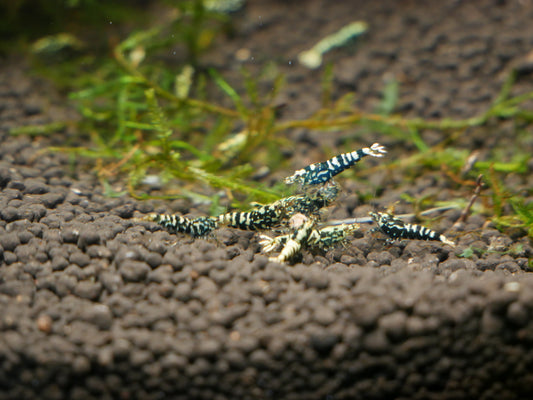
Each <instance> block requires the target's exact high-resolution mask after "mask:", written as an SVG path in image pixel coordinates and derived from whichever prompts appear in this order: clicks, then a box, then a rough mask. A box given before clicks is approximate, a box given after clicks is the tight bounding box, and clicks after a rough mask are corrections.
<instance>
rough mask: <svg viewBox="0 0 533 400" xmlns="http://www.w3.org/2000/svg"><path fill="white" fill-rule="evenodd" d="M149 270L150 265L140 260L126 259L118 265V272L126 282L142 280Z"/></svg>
mask: <svg viewBox="0 0 533 400" xmlns="http://www.w3.org/2000/svg"><path fill="white" fill-rule="evenodd" d="M150 270H151V268H150V266H149V265H148V264H146V263H145V262H142V261H134V260H127V261H124V262H123V263H122V264H121V265H120V274H121V275H122V278H124V280H125V281H126V282H141V281H144V280H145V279H146V276H147V275H148V272H150Z"/></svg>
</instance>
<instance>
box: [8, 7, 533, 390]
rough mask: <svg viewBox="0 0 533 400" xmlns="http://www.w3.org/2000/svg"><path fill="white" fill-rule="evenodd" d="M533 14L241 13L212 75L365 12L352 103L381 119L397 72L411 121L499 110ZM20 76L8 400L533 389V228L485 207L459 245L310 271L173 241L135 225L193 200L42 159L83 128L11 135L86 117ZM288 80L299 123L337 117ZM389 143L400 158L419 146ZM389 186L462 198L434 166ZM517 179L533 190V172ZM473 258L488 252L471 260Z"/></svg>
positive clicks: (355, 202) (374, 241) (13, 144)
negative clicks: (503, 228) (244, 51)
mask: <svg viewBox="0 0 533 400" xmlns="http://www.w3.org/2000/svg"><path fill="white" fill-rule="evenodd" d="M532 17H533V6H532V5H531V4H529V3H527V2H519V1H507V2H505V1H504V2H502V1H488V0H485V1H479V2H475V3H474V2H457V1H449V2H444V3H443V4H440V5H438V6H437V5H436V3H435V4H432V5H429V3H428V4H425V3H422V2H420V3H417V2H388V1H385V2H342V1H339V2H327V1H323V0H311V1H309V2H307V3H306V6H305V7H304V6H302V4H300V3H298V2H287V3H285V2H281V1H272V2H260V1H249V2H248V4H247V7H246V8H245V10H244V11H242V12H240V13H239V14H237V15H235V16H234V18H235V19H236V27H237V33H236V36H235V37H234V38H233V39H231V40H227V41H224V43H223V46H221V48H220V49H217V50H216V51H215V53H214V55H210V56H207V58H206V60H207V61H206V62H211V61H209V60H210V57H213V61H212V62H213V64H214V65H216V66H217V67H219V68H221V69H223V70H224V69H225V70H226V71H230V70H232V69H234V67H233V66H232V65H233V63H235V61H233V58H232V57H233V52H234V51H235V50H237V49H239V48H245V47H246V48H249V49H250V50H251V51H252V54H254V55H255V63H256V64H257V66H263V65H264V63H265V62H266V61H268V60H269V59H271V58H272V57H274V55H275V56H276V57H277V59H281V60H282V61H280V63H283V59H287V60H290V59H292V60H295V55H296V54H297V52H299V51H301V50H304V49H306V48H309V47H311V46H312V45H313V44H314V43H315V42H316V41H317V40H318V39H319V38H321V37H323V36H325V35H326V34H328V33H331V32H333V31H335V30H336V29H338V27H339V26H341V25H343V24H345V23H347V22H350V21H351V20H353V19H364V20H366V21H367V22H368V23H369V25H370V27H371V30H370V32H369V33H368V35H367V36H366V37H365V39H364V40H363V42H362V43H361V44H360V45H359V46H358V47H357V51H355V50H353V51H352V50H348V49H339V50H336V51H334V52H332V53H331V54H328V55H327V56H326V58H327V60H328V61H335V65H336V77H337V78H336V82H335V85H336V89H337V90H338V93H337V94H338V95H341V94H342V92H343V91H345V90H356V91H357V92H358V102H359V103H360V106H361V107H362V108H364V109H368V110H371V109H372V107H374V106H375V105H376V104H377V103H376V102H377V101H378V100H379V95H380V93H381V91H382V87H383V79H384V78H386V76H387V74H394V76H396V77H397V78H401V82H400V83H401V89H402V93H401V98H400V104H399V107H398V108H399V110H398V111H399V112H402V114H405V115H410V116H420V117H425V118H431V117H455V118H459V117H465V116H472V115H476V114H477V113H479V112H480V111H481V110H483V109H486V107H488V105H489V104H490V102H491V101H492V100H493V99H494V98H495V96H496V95H497V93H498V90H499V85H500V84H501V82H502V80H503V78H504V77H505V74H506V72H508V71H510V68H513V67H515V68H518V70H519V72H520V82H519V83H520V85H519V89H518V90H520V91H526V90H533V88H532V86H533V85H532V81H531V69H528V67H527V65H528V64H527V63H526V62H525V61H524V57H526V55H527V52H529V51H531V45H532V44H533V40H532V39H531V38H533V25H532V24H531V23H530V21H531V18H532ZM1 64H2V67H1V68H0V105H1V106H0V137H1V140H2V146H1V147H0V188H1V190H2V191H1V193H0V261H1V263H0V400H3V399H93V398H98V399H100V400H102V399H124V400H127V399H167V398H169V399H216V400H223V399H269V398H271V399H302V400H308V399H327V400H336V399H365V400H366V399H392V398H395V399H528V398H530V395H531V388H532V387H533V351H532V350H531V349H532V348H533V323H532V322H531V321H532V317H533V275H531V274H530V273H528V272H526V271H527V265H528V261H529V260H530V259H531V257H532V252H533V250H532V247H531V243H530V242H529V240H528V239H527V238H526V237H524V234H523V232H522V233H520V232H518V233H513V234H512V236H511V235H506V234H503V233H501V232H499V231H498V230H496V229H495V228H494V227H493V226H492V225H491V224H487V221H486V219H485V217H484V216H481V215H476V216H473V217H471V218H470V219H469V220H468V221H467V223H466V225H465V227H464V228H463V231H462V232H454V231H453V230H452V229H451V228H452V225H453V223H454V222H455V221H456V220H457V218H458V213H457V212H456V211H449V212H446V213H444V218H442V220H440V221H439V222H438V224H439V225H438V226H437V227H438V228H439V229H440V230H441V231H446V232H447V235H448V234H450V235H452V237H455V238H456V240H457V241H458V246H457V247H456V248H450V247H449V246H446V245H442V244H441V243H428V242H419V241H410V242H401V243H396V244H393V245H390V244H386V243H385V242H384V241H383V240H381V238H380V237H379V235H371V234H369V233H368V232H366V231H365V232H363V233H361V234H359V235H357V236H356V238H354V239H353V241H352V242H351V243H350V245H348V246H347V247H345V248H339V249H335V250H333V251H331V252H328V253H326V254H309V253H305V254H303V255H302V258H301V262H299V263H296V264H295V265H293V266H285V265H279V264H277V263H273V262H269V261H268V258H267V257H265V256H264V255H262V254H260V252H259V246H258V244H257V240H256V239H255V238H254V236H253V235H252V234H250V233H239V232H237V233H236V232H234V231H230V230H222V231H221V232H220V233H219V234H218V240H217V241H214V240H203V239H198V240H193V239H191V238H188V237H184V236H180V235H171V234H169V233H167V232H164V231H162V230H160V229H159V228H158V227H157V226H155V225H154V224H150V223H138V222H135V219H134V217H140V216H142V215H144V214H146V213H147V212H151V211H153V210H154V209H158V210H160V209H166V210H169V211H170V210H173V211H177V210H178V211H180V212H183V213H188V212H196V213H199V211H198V210H197V209H195V207H193V206H192V205H191V204H189V203H187V202H184V201H181V200H180V201H177V202H174V203H169V204H164V203H152V202H139V201H135V200H133V199H131V198H129V197H127V196H123V197H120V198H107V197H105V195H104V194H103V189H102V187H101V186H100V185H99V184H98V182H97V180H96V179H95V177H94V175H93V174H92V173H90V172H88V169H87V166H86V165H84V164H83V163H78V165H76V166H75V168H74V170H73V166H72V164H70V161H69V159H68V157H67V156H65V155H62V154H56V153H48V152H44V153H43V152H42V149H43V148H45V147H46V146H48V145H51V144H53V145H57V144H62V143H64V140H65V135H66V136H72V135H75V134H76V132H71V131H70V130H69V129H71V128H67V130H66V131H65V132H63V133H59V134H55V135H52V136H50V137H47V138H28V137H10V136H9V135H8V134H7V132H8V130H9V129H10V128H11V127H15V126H22V125H27V124H33V123H46V122H52V121H57V120H65V119H70V118H72V117H73V115H72V110H70V109H68V108H66V107H65V106H64V105H63V104H66V101H65V100H64V99H62V98H61V97H60V96H59V95H58V94H57V93H56V92H55V91H54V89H53V88H52V87H51V86H50V85H48V84H47V83H45V82H42V81H39V80H37V79H35V78H30V77H29V76H30V74H29V73H28V72H27V68H26V66H25V65H26V64H25V63H24V62H21V61H14V60H3V61H2V63H1ZM284 68H285V69H287V74H288V85H287V89H286V94H287V96H288V98H290V99H292V100H291V102H290V104H288V107H287V111H286V115H288V116H290V117H291V118H297V117H299V116H301V115H306V110H307V112H309V110H312V109H316V108H317V107H315V105H317V104H318V102H319V101H320V93H319V91H320V85H319V84H317V82H319V79H320V76H319V74H318V73H316V72H309V71H306V70H304V69H303V68H302V67H299V66H295V65H294V64H291V65H290V66H289V65H288V64H287V66H285V67H284ZM235 76H237V75H235ZM495 124H499V125H495V126H490V127H488V128H484V129H486V130H483V129H481V130H479V129H478V130H471V131H468V134H465V135H464V137H461V139H459V141H460V142H461V143H463V144H464V147H465V148H466V149H470V150H474V149H478V148H479V149H480V150H481V151H488V150H489V149H492V148H494V147H497V146H501V147H502V152H503V153H506V154H507V153H512V148H510V149H507V148H506V147H505V145H507V144H508V142H509V138H508V137H507V136H506V134H507V132H511V131H512V130H510V127H509V125H508V124H507V123H506V122H505V121H497V122H495ZM500 129H501V132H505V134H503V133H499V132H500ZM523 129H524V130H528V129H529V131H530V128H529V127H527V126H526V127H524V128H523ZM487 132H488V133H487ZM425 135H427V136H426V137H424V139H425V140H427V141H429V142H431V140H435V141H439V140H441V139H442V137H441V136H440V135H442V134H441V133H435V132H433V133H427V134H425ZM289 137H290V138H291V139H293V140H295V141H297V142H296V143H295V148H294V149H293V150H291V154H292V158H291V159H290V160H289V163H288V164H290V165H292V166H294V167H302V166H303V165H305V164H306V163H307V161H315V160H319V159H322V158H323V157H321V156H320V155H321V154H322V153H320V150H319V149H320V147H321V146H322V145H325V146H329V145H332V144H334V143H338V140H339V137H338V136H337V137H335V136H334V135H331V136H326V135H323V134H319V133H318V132H305V133H304V132H292V133H290V134H289ZM370 140H372V139H370ZM380 140H381V139H380ZM387 140H388V139H387ZM373 141H377V139H374V140H372V141H369V143H372V142H373ZM529 143H530V145H531V146H533V144H532V143H531V141H530V142H529ZM364 144H367V143H366V142H365V143H364ZM387 146H388V147H389V148H390V149H391V152H390V154H389V156H390V157H392V159H394V158H395V157H402V156H403V155H404V154H406V151H409V150H412V149H405V148H398V147H395V143H394V142H393V141H391V142H390V143H387ZM402 146H403V145H402ZM531 150H532V151H533V148H531ZM529 168H530V170H529V172H530V173H529V176H531V172H532V171H531V169H532V168H533V165H532V164H531V163H530V165H529ZM280 173H281V174H283V171H281V172H280ZM380 174H381V173H380V172H377V173H376V175H375V176H374V175H372V176H369V177H368V178H369V180H370V184H375V185H376V186H383V187H384V189H383V193H380V194H379V195H377V197H376V198H375V199H374V202H375V204H376V205H380V206H384V207H386V206H387V205H389V204H391V203H393V202H395V201H397V200H399V198H400V195H401V194H402V193H407V194H410V195H412V196H415V197H423V196H427V195H432V196H437V198H438V199H439V200H446V199H447V198H450V197H453V196H456V193H454V192H452V190H451V189H450V188H449V182H448V181H446V180H445V179H444V178H443V176H442V174H440V173H434V172H429V173H425V172H423V171H422V172H414V173H413V174H415V176H414V177H411V178H413V179H408V180H405V181H403V180H402V179H401V177H399V176H396V174H395V173H394V172H391V173H390V174H388V176H383V175H380ZM281 176H282V175H281ZM509 179H511V178H509ZM512 179H514V180H512V181H511V182H514V183H515V184H516V185H518V186H520V187H522V186H523V187H525V188H528V187H529V188H530V187H531V183H532V181H531V180H530V178H529V177H514V178H512ZM528 179H529V181H528ZM342 185H343V186H344V187H345V190H346V192H345V194H343V203H342V205H341V206H337V207H334V208H333V209H332V211H331V215H332V217H334V218H346V217H349V216H353V215H365V214H366V213H367V212H368V211H369V209H370V208H369V205H368V204H367V205H361V201H360V199H359V197H358V196H357V195H356V194H355V190H356V184H355V183H353V182H351V183H350V181H342ZM357 185H359V183H357ZM362 185H363V187H362V189H361V187H359V188H358V189H357V190H359V189H361V190H364V189H365V186H364V185H365V184H362ZM399 207H400V208H401V207H405V205H400V206H399ZM400 211H403V210H400ZM406 211H409V210H406ZM467 248H471V249H473V251H474V253H473V255H472V256H471V257H468V258H465V257H461V254H462V253H463V251H464V250H465V249H467Z"/></svg>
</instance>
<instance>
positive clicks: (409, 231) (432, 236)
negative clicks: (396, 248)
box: [370, 212, 455, 246]
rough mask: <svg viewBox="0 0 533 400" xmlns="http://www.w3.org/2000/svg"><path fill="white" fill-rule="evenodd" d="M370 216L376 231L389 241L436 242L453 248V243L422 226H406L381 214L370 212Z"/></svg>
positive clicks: (388, 215)
mask: <svg viewBox="0 0 533 400" xmlns="http://www.w3.org/2000/svg"><path fill="white" fill-rule="evenodd" d="M370 216H371V217H372V218H373V219H374V221H376V224H377V225H378V229H379V230H380V231H381V232H383V233H384V234H386V235H387V236H389V237H390V238H391V239H393V240H395V239H417V240H438V241H441V242H443V243H445V244H447V245H450V246H455V243H454V242H452V241H451V240H449V239H447V238H446V236H444V235H440V234H438V233H437V232H435V231H434V230H431V229H429V228H426V227H425V226H422V225H416V224H408V223H405V222H404V221H402V220H401V219H399V218H396V217H394V215H392V214H389V213H383V212H370Z"/></svg>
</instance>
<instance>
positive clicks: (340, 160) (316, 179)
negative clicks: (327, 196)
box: [285, 143, 387, 185]
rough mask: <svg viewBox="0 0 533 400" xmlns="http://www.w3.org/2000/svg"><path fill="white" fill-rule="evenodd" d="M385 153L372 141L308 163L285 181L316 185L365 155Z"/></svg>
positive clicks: (373, 155)
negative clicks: (351, 149) (359, 147)
mask: <svg viewBox="0 0 533 400" xmlns="http://www.w3.org/2000/svg"><path fill="white" fill-rule="evenodd" d="M385 153H387V150H386V149H385V147H384V146H382V145H380V144H379V143H374V144H373V145H372V146H370V147H365V148H363V149H359V150H356V151H352V152H350V153H344V154H340V155H338V156H335V157H333V158H331V159H329V160H327V161H324V162H320V163H315V164H311V165H308V166H307V167H305V168H302V169H300V170H298V171H296V172H295V173H294V174H292V175H291V176H289V177H287V178H285V183H288V184H291V183H295V182H297V183H300V184H302V185H318V184H322V183H326V182H328V181H330V180H331V179H332V178H333V177H334V176H335V175H338V174H340V173H341V172H342V171H344V170H346V169H348V168H350V167H352V166H353V165H355V164H356V163H357V162H358V161H359V160H360V159H361V158H363V157H366V156H371V157H383V155H384V154H385Z"/></svg>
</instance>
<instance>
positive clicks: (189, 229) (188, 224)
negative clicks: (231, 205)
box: [143, 213, 218, 237]
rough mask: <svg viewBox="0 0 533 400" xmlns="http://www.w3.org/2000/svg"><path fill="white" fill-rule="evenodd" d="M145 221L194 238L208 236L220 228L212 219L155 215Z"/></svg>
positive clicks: (150, 215) (148, 216)
mask: <svg viewBox="0 0 533 400" xmlns="http://www.w3.org/2000/svg"><path fill="white" fill-rule="evenodd" d="M143 219H144V220H145V221H153V222H155V223H157V224H159V225H161V226H162V227H163V228H165V229H167V230H168V231H170V232H173V233H176V232H180V233H185V234H187V235H190V236H192V237H204V236H207V235H209V234H210V233H211V232H212V231H213V230H215V229H216V228H218V222H217V220H216V218H212V217H198V218H187V217H183V216H181V215H173V214H156V213H153V214H149V215H147V216H146V217H145V218H143Z"/></svg>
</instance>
